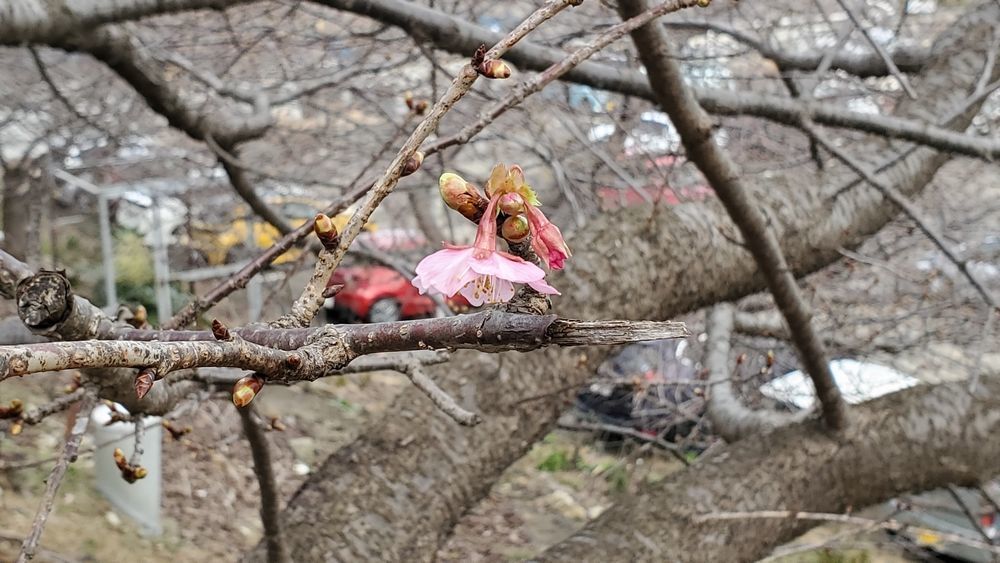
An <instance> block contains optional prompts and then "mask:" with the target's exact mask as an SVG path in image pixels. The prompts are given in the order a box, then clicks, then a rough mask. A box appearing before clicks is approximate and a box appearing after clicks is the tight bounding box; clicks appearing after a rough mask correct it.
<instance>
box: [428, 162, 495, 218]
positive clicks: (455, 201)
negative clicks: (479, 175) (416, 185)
mask: <svg viewBox="0 0 1000 563" xmlns="http://www.w3.org/2000/svg"><path fill="white" fill-rule="evenodd" d="M438 188H439V189H440V193H441V199H443V200H444V202H445V203H446V204H447V205H448V207H450V208H452V209H454V210H455V211H458V212H459V213H461V214H462V216H463V217H465V218H466V219H468V220H470V221H472V222H473V223H478V222H479V220H480V219H481V218H482V217H483V213H484V212H485V211H486V206H487V205H488V204H489V202H488V201H486V198H485V197H483V194H481V193H479V190H477V189H476V187H475V186H473V185H472V184H470V183H468V182H466V181H465V180H464V179H463V178H462V177H461V176H459V175H458V174H453V173H451V172H445V173H444V174H442V175H441V178H440V179H439V180H438Z"/></svg>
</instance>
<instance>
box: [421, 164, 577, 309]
mask: <svg viewBox="0 0 1000 563" xmlns="http://www.w3.org/2000/svg"><path fill="white" fill-rule="evenodd" d="M438 188H439V190H440V194H441V198H442V199H443V200H444V202H445V203H446V204H447V205H448V207H450V208H452V209H454V210H456V211H458V212H459V213H461V214H462V215H463V216H464V217H465V218H467V219H469V220H470V221H473V222H477V223H479V228H478V229H476V240H475V243H474V244H473V245H471V246H457V245H450V244H445V248H444V249H443V250H440V251H438V252H435V253H434V254H431V255H430V256H427V257H426V258H424V259H423V260H421V261H420V263H419V264H417V268H416V272H417V276H416V277H415V278H413V285H414V286H415V287H416V288H417V289H419V290H420V293H426V292H428V291H434V292H438V293H442V294H444V295H445V296H446V297H448V298H451V297H454V296H455V295H456V294H461V295H462V296H463V297H465V299H466V300H467V301H468V302H469V303H470V304H471V305H473V306H479V305H483V304H485V303H500V302H505V301H510V299H511V298H513V297H514V293H515V292H514V285H513V284H515V283H521V284H526V285H528V286H529V287H531V288H532V289H534V290H535V291H537V292H538V293H541V294H544V295H558V294H559V292H558V291H557V290H556V289H555V288H553V287H552V286H550V285H549V284H548V283H546V282H545V279H544V278H545V271H544V270H542V269H541V268H539V267H538V266H536V265H535V264H533V263H531V262H527V261H525V260H524V259H523V258H521V257H518V256H513V255H511V254H508V253H506V252H502V251H498V250H497V242H496V238H497V235H500V236H502V237H503V238H505V239H506V240H507V241H509V242H522V241H525V240H527V239H528V238H529V237H530V238H531V246H532V249H533V250H534V251H535V253H536V254H537V255H538V258H539V259H541V261H542V262H543V263H544V264H545V265H546V266H548V267H549V268H551V269H560V268H562V267H563V265H564V263H565V260H566V258H568V257H569V256H570V251H569V247H567V246H566V243H565V242H564V241H563V239H562V234H561V233H560V232H559V229H558V228H556V227H555V226H554V225H552V223H550V222H549V221H548V219H546V218H545V215H544V214H542V212H541V211H539V210H538V209H536V208H537V207H538V206H539V205H540V203H539V202H538V198H537V197H536V196H535V192H534V190H532V189H531V187H530V186H528V184H527V183H526V182H525V181H524V171H523V170H521V167H519V166H511V167H510V169H508V168H507V167H506V166H504V165H503V164H498V165H496V166H495V167H494V168H493V171H492V173H491V174H490V179H489V180H488V181H487V183H486V195H485V196H484V195H483V194H481V193H480V192H479V190H478V189H477V188H476V187H475V186H474V185H472V184H470V183H469V182H466V181H465V179H463V178H462V177H461V176H459V175H458V174H453V173H451V172H447V173H445V174H442V175H441V178H440V179H439V180H438ZM498 224H499V229H498ZM498 230H499V233H498Z"/></svg>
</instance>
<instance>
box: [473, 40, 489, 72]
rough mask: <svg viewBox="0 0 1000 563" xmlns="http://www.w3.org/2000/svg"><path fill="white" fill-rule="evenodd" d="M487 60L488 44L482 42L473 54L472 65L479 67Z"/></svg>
mask: <svg viewBox="0 0 1000 563" xmlns="http://www.w3.org/2000/svg"><path fill="white" fill-rule="evenodd" d="M484 60H486V44H485V43H480V45H479V47H477V48H476V52H475V53H473V54H472V66H476V67H478V66H479V65H481V64H483V61H484Z"/></svg>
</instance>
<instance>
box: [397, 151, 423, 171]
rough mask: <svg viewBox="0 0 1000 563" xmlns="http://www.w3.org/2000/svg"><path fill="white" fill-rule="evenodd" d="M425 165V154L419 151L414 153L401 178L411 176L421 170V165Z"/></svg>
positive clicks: (404, 166) (405, 165)
mask: <svg viewBox="0 0 1000 563" xmlns="http://www.w3.org/2000/svg"><path fill="white" fill-rule="evenodd" d="M423 163H424V153H422V152H420V151H417V152H415V153H413V156H411V157H410V158H409V159H407V161H406V164H404V165H403V170H402V172H400V173H399V175H400V177H402V176H409V175H410V174H413V173H414V172H416V171H417V170H420V165H421V164H423Z"/></svg>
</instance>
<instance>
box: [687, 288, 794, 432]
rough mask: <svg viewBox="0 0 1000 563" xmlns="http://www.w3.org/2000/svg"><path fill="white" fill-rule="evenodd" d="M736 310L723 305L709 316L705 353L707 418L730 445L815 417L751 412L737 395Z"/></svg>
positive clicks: (726, 304) (766, 411)
mask: <svg viewBox="0 0 1000 563" xmlns="http://www.w3.org/2000/svg"><path fill="white" fill-rule="evenodd" d="M734 316H735V313H734V310H733V306H732V305H730V304H728V303H723V304H719V305H716V306H715V307H713V308H712V309H711V310H710V311H709V313H708V343H707V345H706V350H705V360H704V362H705V367H706V369H708V374H709V380H708V389H709V391H708V393H709V395H708V408H707V414H708V417H709V419H711V421H712V428H713V429H714V430H715V431H716V432H718V433H719V435H720V436H722V437H723V438H724V439H725V440H726V441H727V442H735V441H736V440H739V439H741V438H745V437H747V436H751V435H754V434H757V433H759V432H767V431H771V430H773V429H775V428H779V427H782V426H785V425H788V424H794V423H798V422H801V421H802V420H804V419H805V418H807V417H808V416H809V415H810V414H811V413H810V412H808V411H802V412H800V413H796V414H786V413H779V412H777V411H771V410H753V409H749V408H747V407H746V406H745V405H744V404H743V403H742V402H741V401H740V400H739V398H738V397H737V396H736V394H735V393H734V392H733V385H732V368H731V365H732V364H731V363H730V358H729V355H730V338H731V337H732V333H733V327H734Z"/></svg>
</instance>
